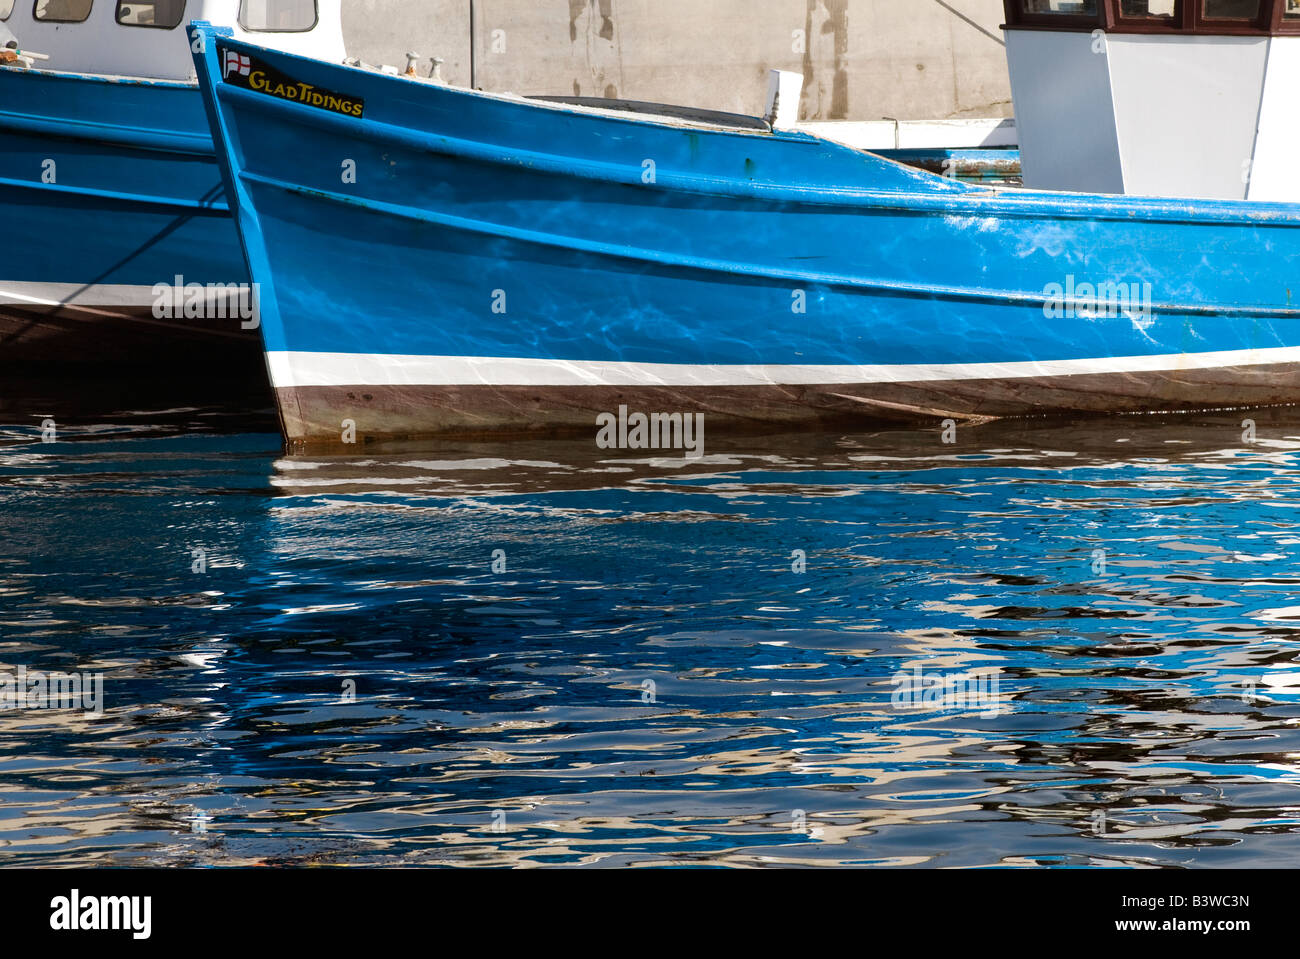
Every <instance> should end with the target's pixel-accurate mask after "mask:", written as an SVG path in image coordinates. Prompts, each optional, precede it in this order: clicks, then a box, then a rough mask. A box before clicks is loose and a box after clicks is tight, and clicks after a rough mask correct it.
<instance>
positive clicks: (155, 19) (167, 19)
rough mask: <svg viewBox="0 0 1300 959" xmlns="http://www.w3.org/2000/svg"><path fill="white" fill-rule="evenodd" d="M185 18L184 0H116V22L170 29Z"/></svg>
mask: <svg viewBox="0 0 1300 959" xmlns="http://www.w3.org/2000/svg"><path fill="white" fill-rule="evenodd" d="M184 19H185V0H117V22H118V23H121V24H124V25H125V26H128V27H157V28H159V29H160V30H171V29H174V28H176V27H179V26H180V25H181V21H182V20H184Z"/></svg>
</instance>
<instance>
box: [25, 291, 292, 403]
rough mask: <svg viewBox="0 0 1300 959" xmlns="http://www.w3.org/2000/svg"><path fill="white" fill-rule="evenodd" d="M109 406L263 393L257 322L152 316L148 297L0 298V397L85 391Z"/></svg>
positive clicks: (246, 398) (236, 399) (240, 399)
mask: <svg viewBox="0 0 1300 959" xmlns="http://www.w3.org/2000/svg"><path fill="white" fill-rule="evenodd" d="M92 387H93V388H94V391H95V396H96V397H98V398H99V400H100V401H102V402H103V403H105V404H106V405H107V406H113V405H117V404H121V403H130V404H138V403H147V402H173V401H176V400H182V401H185V402H188V403H230V404H236V403H239V404H248V403H249V402H250V400H251V401H254V402H256V401H259V400H260V401H261V402H267V401H269V390H270V387H269V385H268V384H267V377H266V361H265V358H264V355H263V353H262V343H261V337H260V336H259V335H258V332H257V331H256V330H241V329H240V328H239V321H238V320H234V319H223V320H184V319H177V320H166V319H164V320H159V319H155V318H154V316H153V312H152V308H151V307H141V306H120V305H115V306H111V307H104V306H96V307H83V306H60V307H47V306H21V305H14V304H11V303H6V304H0V399H3V400H6V401H9V402H13V401H15V400H17V399H20V398H21V397H23V396H29V397H35V398H41V399H44V398H48V397H58V396H60V395H63V394H64V393H67V392H70V391H74V390H75V391H80V392H83V393H84V392H87V391H88V389H90V388H92Z"/></svg>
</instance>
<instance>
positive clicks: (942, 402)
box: [276, 364, 1300, 452]
mask: <svg viewBox="0 0 1300 959" xmlns="http://www.w3.org/2000/svg"><path fill="white" fill-rule="evenodd" d="M276 394H277V399H278V401H279V407H280V416H281V421H282V424H283V426H284V430H285V434H286V438H287V440H288V443H289V448H290V450H291V451H293V452H327V451H336V452H347V451H349V450H355V449H357V447H366V446H371V447H373V446H383V445H386V444H399V445H405V444H409V443H421V442H429V441H443V440H447V439H452V438H457V437H461V438H488V437H492V436H508V435H533V436H536V435H574V434H581V433H589V434H591V435H592V437H593V439H594V438H595V436H596V434H597V422H596V417H597V416H599V415H600V414H602V413H612V414H615V415H617V414H618V411H619V407H626V408H627V411H628V413H629V414H631V413H637V412H640V413H646V414H652V413H668V414H672V413H683V414H685V413H702V414H704V424H705V430H706V433H715V434H716V433H719V432H723V433H725V432H758V431H765V432H770V431H779V430H783V429H789V428H792V427H794V428H798V427H800V426H802V425H816V424H824V425H828V426H829V425H835V426H845V425H853V424H861V425H863V426H868V425H872V424H882V423H908V424H918V423H920V424H925V423H929V424H932V425H938V424H939V423H941V422H942V420H944V419H948V418H952V419H956V420H961V421H968V422H969V421H971V420H983V419H997V418H1005V417H1024V416H1051V415H1061V416H1068V415H1078V414H1089V413H1093V414H1101V413H1150V412H1165V411H1183V410H1197V409H1223V408H1240V407H1266V406H1283V405H1295V404H1300V367H1297V366H1295V365H1293V364H1280V365H1274V366H1248V367H1235V368H1222V369H1209V370H1187V371H1169V372H1142V373H1095V374H1093V373H1090V374H1079V375H1074V376H1052V377H1028V378H1014V379H1002V380H987V379H986V380H958V381H945V382H929V383H927V382H921V383H886V384H861V385H847V386H846V385H835V386H778V385H771V386H738V387H716V386H707V387H659V386H644V387H641V386H638V387H623V386H619V387H612V386H611V387H604V386H581V387H572V386H566V387H533V386H489V385H474V386H400V387H396V386H386V387H374V386H330V387H282V388H280V389H277V390H276ZM349 422H350V423H352V424H355V427H354V428H353V429H352V430H351V433H352V434H354V435H355V444H349V443H347V442H345V436H346V435H349V430H348V423H349Z"/></svg>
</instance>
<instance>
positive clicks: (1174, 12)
mask: <svg viewBox="0 0 1300 959" xmlns="http://www.w3.org/2000/svg"><path fill="white" fill-rule="evenodd" d="M1178 6H1179V4H1178V0H1120V4H1119V15H1120V16H1121V17H1123V18H1124V19H1126V20H1130V19H1131V20H1156V21H1162V20H1163V21H1170V22H1172V21H1173V20H1174V19H1175V18H1178V19H1181V18H1180V17H1178Z"/></svg>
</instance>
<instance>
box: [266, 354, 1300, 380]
mask: <svg viewBox="0 0 1300 959" xmlns="http://www.w3.org/2000/svg"><path fill="white" fill-rule="evenodd" d="M1286 363H1296V364H1300V346H1286V347H1275V348H1270V349H1263V350H1226V351H1222V352H1218V353H1170V354H1164V355H1159V356H1119V357H1107V358H1104V359H1080V360H1044V361H1022V362H1012V363H934V364H930V363H926V364H913V365H891V366H884V365H869V366H848V365H845V366H797V365H786V364H772V365H752V366H713V365H706V364H690V363H623V362H600V361H588V360H582V361H578V360H542V359H514V358H498V357H480V356H405V355H398V354H384V353H299V352H271V353H268V354H267V365H268V367H269V369H270V372H271V382H272V384H273V385H274V386H276V387H279V388H290V387H313V386H627V387H635V386H718V387H722V386H771V385H783V386H832V385H850V384H870V383H933V382H941V381H949V380H993V379H1020V378H1025V377H1048V376H1077V375H1084V374H1095V373H1150V372H1165V371H1169V372H1174V371H1180V370H1208V369H1219V368H1230V367H1249V366H1262V365H1272V364H1286ZM1298 370H1300V367H1298Z"/></svg>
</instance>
